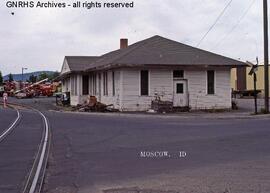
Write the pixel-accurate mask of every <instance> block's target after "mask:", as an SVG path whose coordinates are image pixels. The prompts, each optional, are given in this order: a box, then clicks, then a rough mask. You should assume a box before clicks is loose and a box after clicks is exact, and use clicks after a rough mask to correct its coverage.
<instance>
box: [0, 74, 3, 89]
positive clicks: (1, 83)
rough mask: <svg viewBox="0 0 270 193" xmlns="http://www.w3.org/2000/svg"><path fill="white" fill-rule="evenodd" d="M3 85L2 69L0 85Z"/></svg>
mask: <svg viewBox="0 0 270 193" xmlns="http://www.w3.org/2000/svg"><path fill="white" fill-rule="evenodd" d="M2 85H3V76H2V72H1V71H0V86H2Z"/></svg>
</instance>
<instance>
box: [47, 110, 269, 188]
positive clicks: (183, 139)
mask: <svg viewBox="0 0 270 193" xmlns="http://www.w3.org/2000/svg"><path fill="white" fill-rule="evenodd" d="M47 116H48V117H49V120H50V123H51V127H52V130H53V145H52V152H51V157H50V166H49V170H48V173H47V174H48V175H47V179H46V184H45V188H44V191H45V192H48V193H59V192H65V193H69V192H70V193H99V192H102V191H104V190H109V189H110V190H109V191H108V192H113V193H114V192H120V191H119V190H117V189H118V188H130V187H138V188H140V189H142V190H143V189H145V190H156V191H153V192H161V191H168V190H170V191H175V192H184V193H191V192H193V193H202V192H203V193H204V192H205V193H206V192H207V193H208V192H213V193H224V192H234V193H243V192H245V193H249V192H256V193H257V192H270V184H269V181H270V140H269V138H270V131H269V129H270V126H269V125H270V120H269V118H262V119H260V118H258V119H252V120H249V119H244V120H242V119H227V120H226V119H221V120H219V119H215V118H213V119H209V118H207V119H203V118H199V117H196V118H195V117H193V118H190V119H187V118H184V119H183V118H181V117H179V118H175V117H164V118H160V117H155V116H152V117H149V116H146V117H143V116H137V115H133V116H118V115H115V116H111V115H106V114H104V115H95V114H94V115H93V114H73V113H57V112H48V113H47ZM163 151H168V152H169V155H170V157H167V156H164V157H160V156H159V155H158V156H157V157H152V156H150V157H142V156H141V152H163ZM183 151H184V152H186V153H187V156H186V157H181V156H180V153H179V152H183ZM125 192H127V191H125ZM130 192H132V191H131V190H130Z"/></svg>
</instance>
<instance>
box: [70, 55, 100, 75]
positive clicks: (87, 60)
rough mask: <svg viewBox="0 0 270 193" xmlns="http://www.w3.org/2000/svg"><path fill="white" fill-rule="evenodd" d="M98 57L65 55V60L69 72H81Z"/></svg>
mask: <svg viewBox="0 0 270 193" xmlns="http://www.w3.org/2000/svg"><path fill="white" fill-rule="evenodd" d="M98 58H99V57H98V56H66V57H65V61H66V62H67V64H68V67H69V68H70V71H71V72H83V71H85V70H86V69H87V68H90V67H91V64H92V63H93V62H95V61H96V60H97V59H98Z"/></svg>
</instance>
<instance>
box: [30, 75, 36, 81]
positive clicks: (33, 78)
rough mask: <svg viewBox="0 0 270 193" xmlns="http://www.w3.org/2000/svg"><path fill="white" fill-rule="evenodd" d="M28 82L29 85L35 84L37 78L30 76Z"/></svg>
mask: <svg viewBox="0 0 270 193" xmlns="http://www.w3.org/2000/svg"><path fill="white" fill-rule="evenodd" d="M29 82H31V83H35V82H37V76H35V75H34V74H31V76H30V77H29Z"/></svg>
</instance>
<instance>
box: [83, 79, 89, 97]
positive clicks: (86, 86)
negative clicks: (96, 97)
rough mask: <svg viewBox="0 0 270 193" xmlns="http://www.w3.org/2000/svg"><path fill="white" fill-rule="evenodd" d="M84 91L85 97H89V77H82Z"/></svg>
mask: <svg viewBox="0 0 270 193" xmlns="http://www.w3.org/2000/svg"><path fill="white" fill-rule="evenodd" d="M82 90H83V95H89V76H88V75H84V76H83V77H82Z"/></svg>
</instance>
